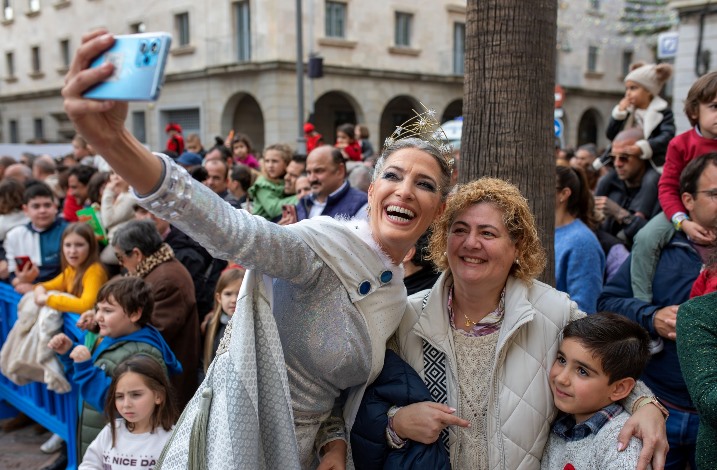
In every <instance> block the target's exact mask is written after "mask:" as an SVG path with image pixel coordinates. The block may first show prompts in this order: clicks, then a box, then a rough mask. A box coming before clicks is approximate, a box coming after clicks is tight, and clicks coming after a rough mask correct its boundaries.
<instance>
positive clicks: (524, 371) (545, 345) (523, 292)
mask: <svg viewBox="0 0 717 470" xmlns="http://www.w3.org/2000/svg"><path fill="white" fill-rule="evenodd" d="M452 284H453V278H452V276H451V274H450V272H448V271H447V272H444V273H443V274H442V275H441V277H440V278H439V279H438V281H437V282H436V285H435V287H434V288H433V290H432V291H430V294H429V295H428V298H427V299H426V300H427V303H426V306H425V308H422V304H423V301H424V298H425V297H426V293H425V292H421V293H418V294H414V295H413V296H411V297H409V306H408V309H407V311H406V315H404V317H403V320H402V322H401V324H400V326H399V329H398V338H397V339H398V342H399V349H400V354H401V356H402V357H403V359H404V360H406V361H407V362H408V363H409V364H410V365H411V366H412V367H413V368H414V369H415V370H416V371H418V373H419V374H420V375H421V377H423V340H424V339H425V340H426V341H428V342H429V343H430V344H431V345H432V346H433V347H435V348H437V349H438V350H439V351H442V352H443V353H444V354H445V356H446V376H447V377H446V386H447V391H448V405H450V406H452V407H454V408H456V409H457V411H456V415H457V416H461V410H460V400H459V397H458V390H459V389H458V381H457V373H456V370H457V369H456V357H455V353H454V346H453V335H452V334H451V331H450V328H451V327H450V323H449V320H448V314H447V312H446V305H447V299H448V291H449V288H450V286H451V285H452ZM583 315H584V314H583V313H582V312H581V311H579V310H578V308H577V305H576V304H575V302H572V301H571V300H570V299H569V297H568V295H567V294H564V293H562V292H559V291H557V290H555V289H553V288H552V287H550V286H548V285H546V284H543V283H542V282H539V281H533V282H532V283H531V284H530V285H527V284H526V283H524V282H522V281H520V280H518V279H515V278H513V277H510V278H508V282H507V284H506V293H505V317H504V320H503V325H502V327H501V330H500V332H499V337H498V344H497V347H496V359H495V366H494V368H493V370H492V371H490V374H491V377H492V378H491V380H492V392H491V395H490V397H489V399H488V415H489V422H488V436H489V441H490V445H489V448H488V462H489V468H490V469H491V470H492V469H511V470H513V469H535V470H537V469H539V468H540V459H541V457H542V455H543V447H544V446H545V443H546V442H547V439H548V436H549V431H550V425H551V423H552V421H553V418H555V415H556V411H557V410H556V408H555V406H554V404H553V397H552V394H551V392H550V386H549V382H548V374H549V371H550V366H551V365H552V363H553V362H554V360H555V356H556V353H557V350H558V346H559V344H560V338H561V331H562V328H563V327H564V326H565V325H566V324H567V323H568V322H570V321H571V320H574V319H577V318H580V317H581V316H583ZM486 372H489V371H486ZM449 439H450V442H451V444H453V443H454V442H455V439H456V435H455V433H454V432H453V430H452V429H449ZM455 450H456V449H455V446H453V445H451V463H452V464H453V466H454V468H455V458H456V455H455Z"/></svg>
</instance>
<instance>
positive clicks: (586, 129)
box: [578, 108, 603, 147]
mask: <svg viewBox="0 0 717 470" xmlns="http://www.w3.org/2000/svg"><path fill="white" fill-rule="evenodd" d="M602 128H603V127H602V116H600V113H599V112H598V111H597V110H596V109H594V108H590V109H588V110H586V111H585V112H584V113H583V115H582V116H580V122H579V124H578V147H579V146H581V145H583V144H597V143H598V132H599V129H602Z"/></svg>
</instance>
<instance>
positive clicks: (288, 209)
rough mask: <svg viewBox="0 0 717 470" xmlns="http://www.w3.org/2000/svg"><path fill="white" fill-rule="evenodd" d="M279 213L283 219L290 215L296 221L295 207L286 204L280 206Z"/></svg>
mask: <svg viewBox="0 0 717 470" xmlns="http://www.w3.org/2000/svg"><path fill="white" fill-rule="evenodd" d="M281 213H282V216H284V217H285V216H287V215H290V216H292V217H293V219H294V220H296V206H295V205H293V204H286V205H283V206H281Z"/></svg>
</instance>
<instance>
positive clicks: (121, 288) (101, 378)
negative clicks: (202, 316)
mask: <svg viewBox="0 0 717 470" xmlns="http://www.w3.org/2000/svg"><path fill="white" fill-rule="evenodd" d="M153 309H154V298H153V297H152V290H151V289H150V287H149V285H148V284H147V283H146V282H144V281H143V280H142V279H141V278H138V277H123V278H117V279H113V280H112V281H110V282H108V283H107V284H105V285H104V286H103V287H102V288H101V289H100V291H99V293H98V294H97V313H96V314H95V318H94V321H95V322H97V325H98V326H99V334H100V338H99V339H98V341H97V343H95V345H94V347H93V348H92V351H90V349H88V348H87V347H85V346H83V345H79V344H74V343H73V342H72V340H71V339H70V338H69V337H68V336H66V335H65V334H64V333H60V334H58V335H55V336H54V337H53V338H52V339H51V340H50V342H49V343H48V347H49V348H50V349H52V350H53V351H55V352H56V353H57V354H60V360H61V361H62V362H63V364H64V365H65V370H66V375H67V377H68V378H70V380H71V381H72V383H74V384H76V385H77V386H78V387H79V391H80V398H81V399H82V407H81V411H80V418H79V427H80V432H79V435H80V436H81V439H79V441H80V442H78V445H79V446H80V449H79V454H78V455H79V457H80V458H81V457H82V456H83V455H84V453H85V451H86V449H87V447H88V446H89V444H90V442H92V440H93V439H94V438H95V437H96V436H97V434H98V433H99V432H100V430H101V429H102V427H103V425H104V419H103V418H102V411H103V410H104V405H105V401H106V396H107V391H108V390H109V388H110V384H111V382H112V374H113V372H114V369H115V367H116V365H117V364H119V363H120V362H122V361H123V360H125V359H127V358H128V357H130V356H133V355H135V354H140V353H141V354H146V355H148V356H150V357H152V358H153V359H155V360H156V361H157V363H159V364H160V365H161V366H162V368H163V369H165V370H166V372H168V373H169V374H178V373H181V372H182V366H181V364H179V362H178V361H177V359H176V357H175V356H174V353H173V352H172V350H171V349H169V346H167V343H166V342H165V341H164V339H163V338H162V335H161V333H160V332H159V331H158V330H157V329H156V328H154V327H153V326H151V325H150V324H149V320H150V318H151V316H152V311H153Z"/></svg>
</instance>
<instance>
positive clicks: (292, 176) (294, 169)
mask: <svg viewBox="0 0 717 470" xmlns="http://www.w3.org/2000/svg"><path fill="white" fill-rule="evenodd" d="M305 171H306V159H305V158H304V157H303V156H301V155H294V156H293V157H291V161H290V162H289V164H288V165H287V166H286V174H285V175H284V196H291V195H292V194H296V180H297V179H298V178H299V176H301V174H302V173H304V172H305Z"/></svg>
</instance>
